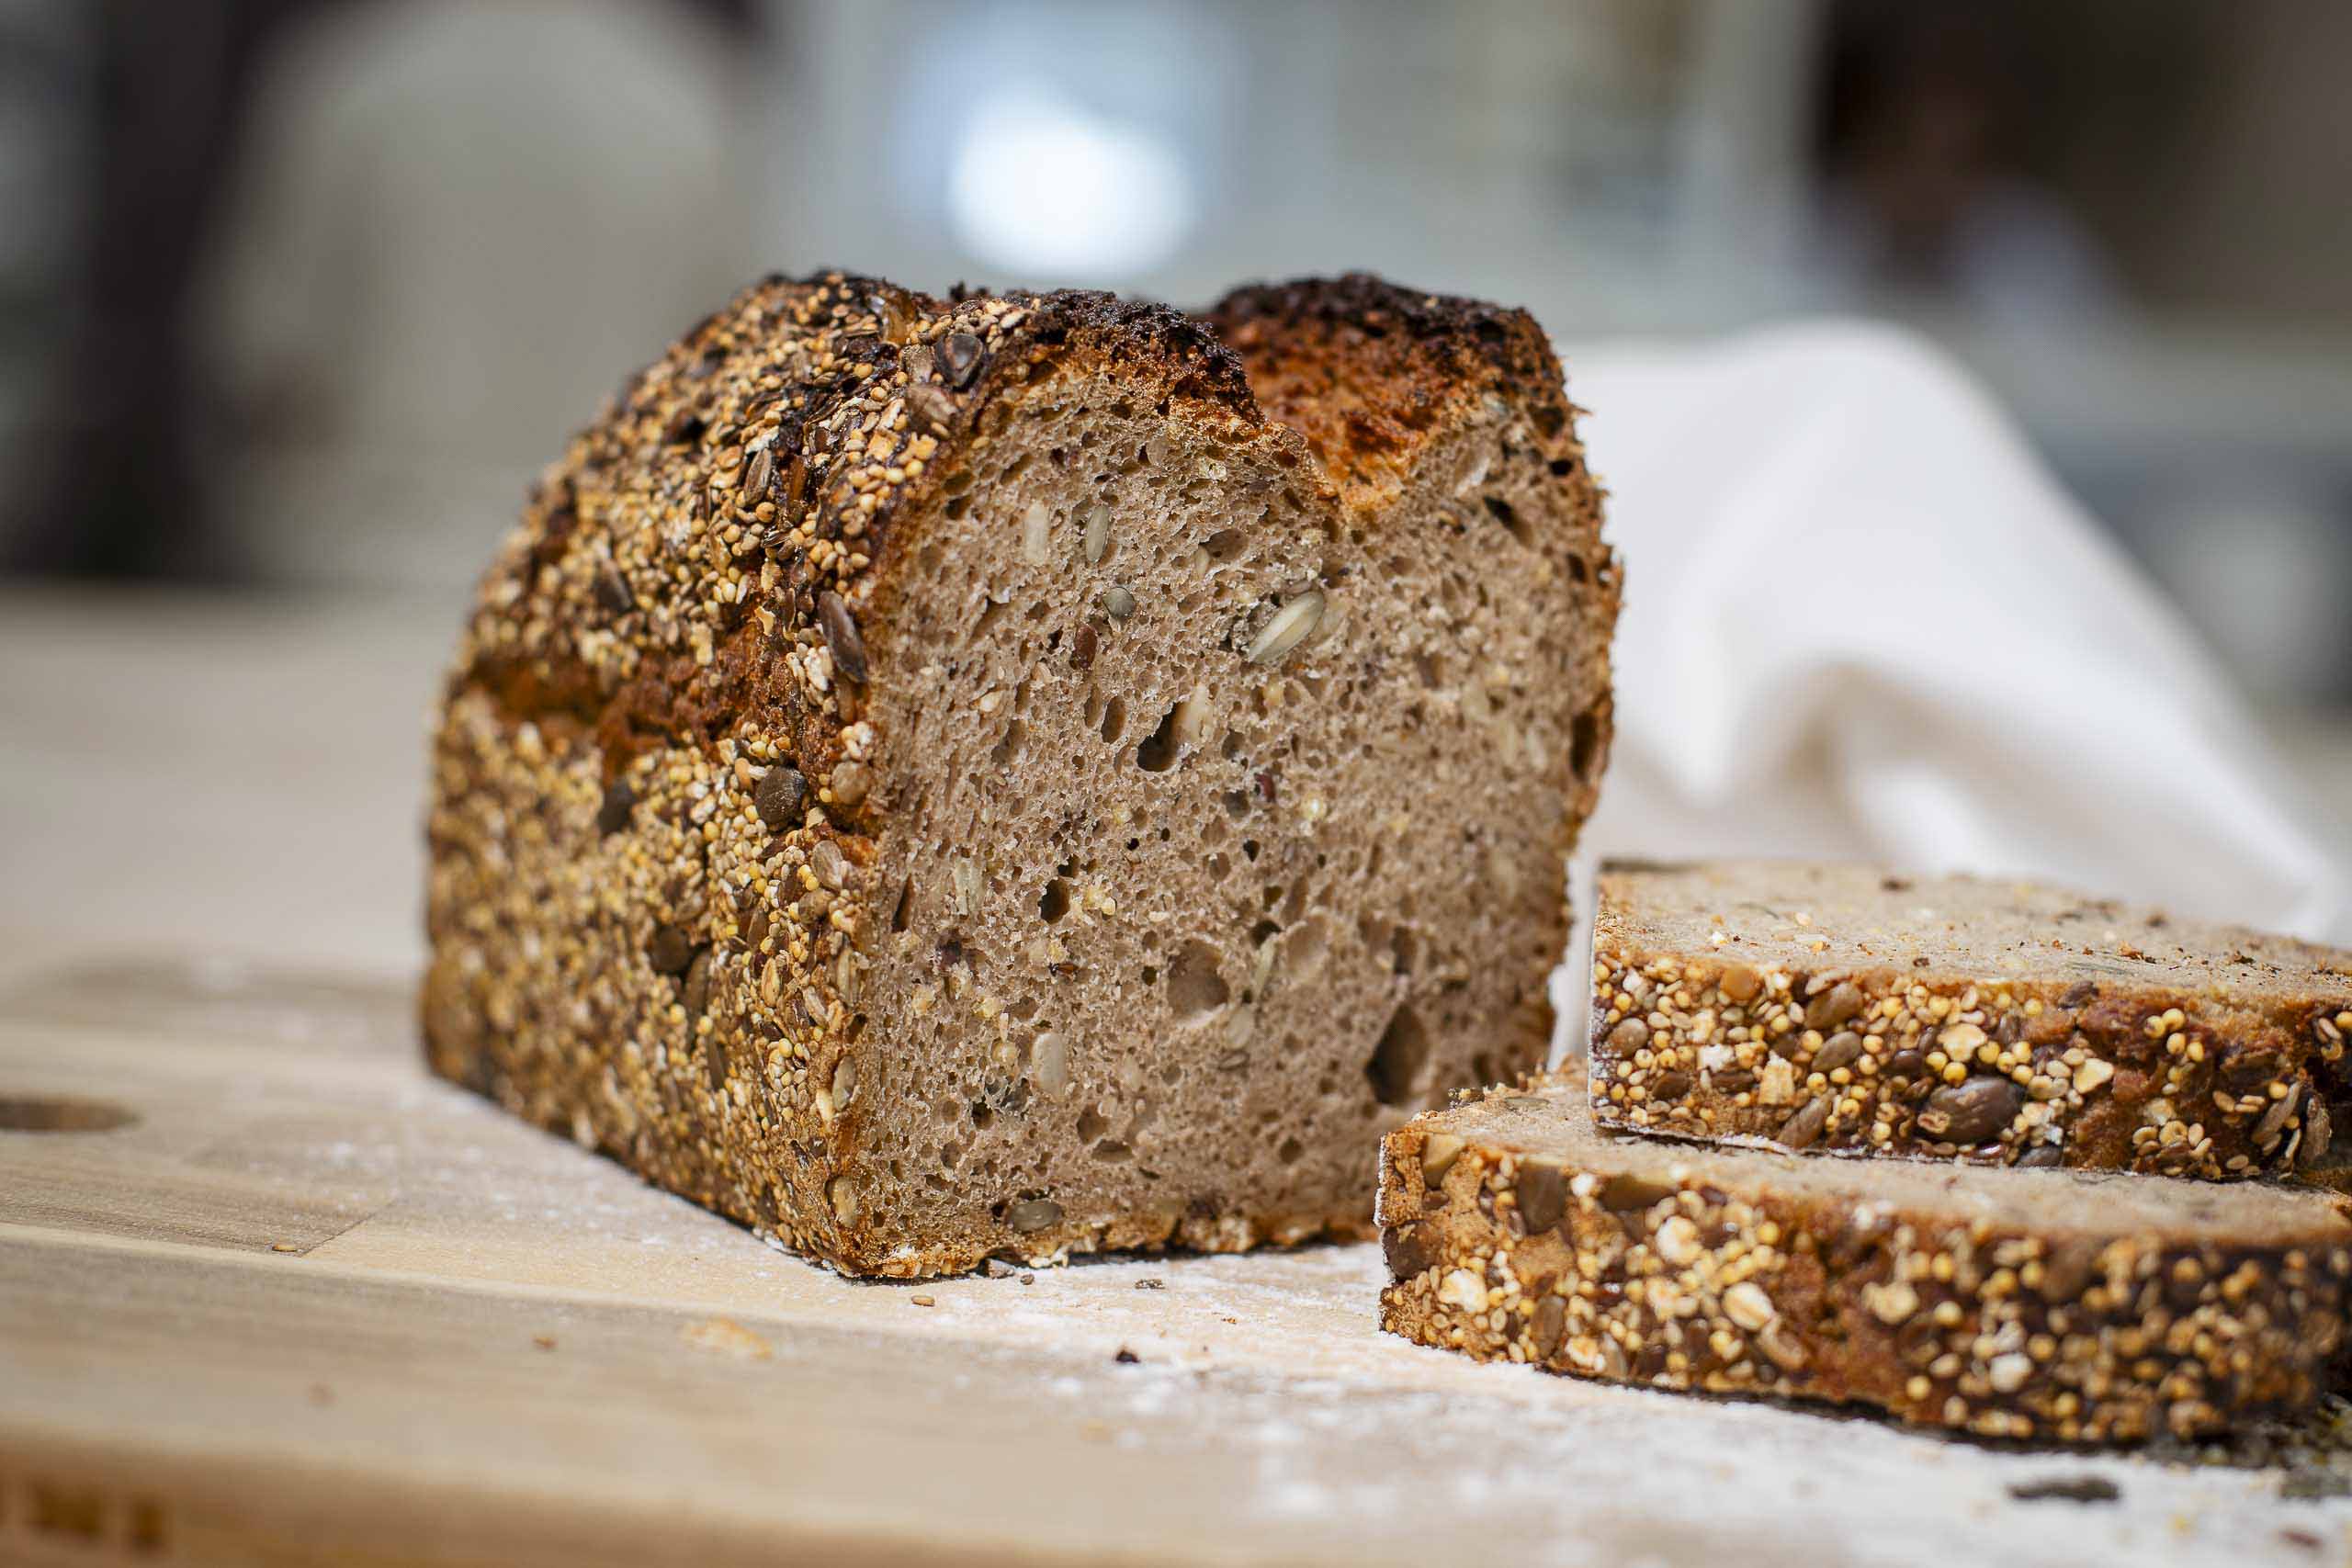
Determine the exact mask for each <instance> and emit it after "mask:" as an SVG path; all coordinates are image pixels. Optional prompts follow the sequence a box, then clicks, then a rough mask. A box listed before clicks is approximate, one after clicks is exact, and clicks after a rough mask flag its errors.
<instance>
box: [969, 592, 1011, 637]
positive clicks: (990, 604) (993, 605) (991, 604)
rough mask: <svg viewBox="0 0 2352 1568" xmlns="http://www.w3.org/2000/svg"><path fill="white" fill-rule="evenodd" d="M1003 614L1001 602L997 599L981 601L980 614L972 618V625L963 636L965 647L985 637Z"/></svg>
mask: <svg viewBox="0 0 2352 1568" xmlns="http://www.w3.org/2000/svg"><path fill="white" fill-rule="evenodd" d="M1003 614H1004V603H1003V601H1001V600H999V599H984V600H982V601H981V602H980V613H979V614H978V615H975V616H974V617H973V618H972V625H971V626H970V628H969V629H968V630H967V631H966V632H965V634H964V641H965V643H966V645H967V646H968V645H970V644H972V643H976V642H978V641H979V640H980V638H981V637H984V636H985V635H987V632H988V629H989V627H990V626H994V625H995V624H996V622H997V619H998V617H999V616H1001V615H1003Z"/></svg>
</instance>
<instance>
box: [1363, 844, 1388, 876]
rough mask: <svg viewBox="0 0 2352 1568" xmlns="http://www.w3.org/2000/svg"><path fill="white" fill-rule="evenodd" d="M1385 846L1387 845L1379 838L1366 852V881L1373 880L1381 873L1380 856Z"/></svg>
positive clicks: (1364, 860)
mask: <svg viewBox="0 0 2352 1568" xmlns="http://www.w3.org/2000/svg"><path fill="white" fill-rule="evenodd" d="M1384 849H1385V846H1384V845H1383V844H1381V843H1380V842H1379V841H1378V840H1374V843H1373V846H1372V848H1371V849H1370V850H1369V851H1367V852H1365V854H1364V857H1363V876H1364V880H1365V881H1366V882H1369V881H1371V880H1372V879H1373V878H1374V877H1375V876H1378V875H1379V874H1380V857H1381V853H1382V851H1383V850H1384Z"/></svg>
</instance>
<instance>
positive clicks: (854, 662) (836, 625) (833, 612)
mask: <svg viewBox="0 0 2352 1568" xmlns="http://www.w3.org/2000/svg"><path fill="white" fill-rule="evenodd" d="M817 622H818V626H820V628H821V629H822V630H823V632H824V634H825V646H826V648H828V649H831V652H832V655H833V668H834V670H835V671H839V672H840V673H841V674H842V676H843V677H844V678H845V679H847V680H851V681H854V682H857V683H858V684H859V685H861V686H863V685H864V684H865V672H866V671H865V637H861V636H860V635H859V634H858V630H857V621H856V619H855V618H854V616H852V615H850V613H849V604H848V602H847V601H846V600H844V599H843V598H842V596H841V595H840V594H838V593H836V592H833V591H832V590H831V589H830V588H828V589H826V590H825V591H824V592H822V593H820V594H818V595H817Z"/></svg>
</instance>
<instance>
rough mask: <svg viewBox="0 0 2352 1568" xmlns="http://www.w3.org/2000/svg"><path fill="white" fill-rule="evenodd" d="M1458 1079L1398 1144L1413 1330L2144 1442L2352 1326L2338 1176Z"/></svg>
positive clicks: (1389, 1204) (2348, 1230)
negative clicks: (1627, 1131)
mask: <svg viewBox="0 0 2352 1568" xmlns="http://www.w3.org/2000/svg"><path fill="white" fill-rule="evenodd" d="M1465 1100H1466V1103H1463V1104H1459V1105H1457V1106H1455V1107H1454V1108H1453V1109H1450V1110H1447V1111H1438V1112H1432V1113H1430V1114H1429V1115H1426V1116H1423V1117H1420V1118H1419V1119H1418V1120H1416V1121H1415V1122H1412V1123H1410V1124H1409V1125H1408V1126H1406V1127H1404V1128H1401V1129H1399V1130H1398V1131H1397V1132H1395V1133H1392V1134H1389V1135H1388V1137H1387V1138H1386V1139H1385V1141H1384V1143H1383V1145H1382V1148H1381V1163H1380V1211H1379V1212H1380V1217H1381V1224H1382V1225H1383V1233H1382V1241H1383V1245H1384V1246H1385V1248H1386V1252H1387V1257H1388V1262H1389V1267H1390V1271H1391V1273H1392V1274H1393V1275H1394V1277H1395V1283H1393V1284H1391V1285H1390V1286H1388V1287H1387V1288H1386V1289H1385V1291H1383V1292H1382V1293H1381V1324H1382V1326H1383V1327H1385V1328H1386V1329H1387V1330H1388V1331H1389V1332H1391V1333H1394V1334H1397V1335H1401V1336H1402V1337H1405V1338H1408V1339H1411V1340H1414V1341H1416V1342H1417V1343H1419V1344H1423V1345H1431V1346H1438V1347H1442V1348H1451V1349H1455V1350H1460V1351H1463V1352H1464V1353H1465V1354H1467V1355H1470V1356H1472V1357H1475V1358H1476V1359H1481V1360H1500V1359H1510V1360H1513V1361H1522V1362H1532V1363H1534V1364H1536V1365H1539V1366H1542V1367H1544V1368H1545V1369H1547V1370H1549V1371H1557V1372H1568V1373H1574V1374H1576V1375H1578V1376H1584V1377H1592V1378H1599V1379H1604V1380H1607V1381H1611V1382H1629V1383H1645V1384H1650V1385H1653V1386H1656V1387H1659V1388H1670V1389H1679V1390H1703V1391H1707V1392H1710V1393H1740V1394H1767V1395H1771V1396H1775V1397H1785V1398H1795V1399H1806V1400H1827V1401H1838V1402H1851V1403H1856V1404H1867V1405H1872V1406H1876V1407H1878V1408H1880V1409H1883V1410H1886V1411H1889V1412H1892V1413H1893V1414H1894V1415H1895V1416H1899V1417H1901V1418H1902V1419H1904V1420H1905V1421H1909V1422H1916V1423H1918V1424H1921V1425H1925V1426H1937V1427H1957V1428H1962V1429H1964V1430H1967V1431H1970V1432H1973V1433H1977V1434H1980V1435H1983V1436H1986V1437H1995V1438H2044V1439H2050V1438H2055V1439H2058V1440H2062V1441H2067V1442H2126V1441H2136V1440H2140V1439H2144V1438H2153V1437H2157V1436H2161V1435H2165V1434H2170V1435H2173V1436H2177V1437H2188V1436H2193V1435H2196V1434H2199V1433H2205V1432H2212V1431H2219V1430H2223V1429H2226V1428H2227V1427H2231V1426H2233V1425H2234V1424H2237V1423H2240V1422H2244V1421H2246V1420H2250V1419H2253V1418H2256V1417H2261V1416H2276V1415H2281V1414H2286V1413H2290V1412H2293V1411H2296V1410H2299V1409H2301V1408H2303V1407H2306V1406H2308V1405H2310V1404H2312V1403H2313V1402H2314V1401H2315V1400H2316V1398H2317V1397H2318V1395H2319V1393H2321V1392H2323V1389H2324V1380H2325V1377H2326V1373H2327V1371H2328V1363H2329V1361H2330V1359H2331V1358H2332V1357H2333V1356H2334V1355H2335V1352H2336V1350H2337V1348H2338V1347H2339V1345H2340V1343H2341V1341H2342V1337H2343V1314H2344V1312H2345V1309H2346V1292H2347V1282H2352V1222H2347V1221H2346V1218H2345V1217H2344V1215H2343V1213H2341V1212H2340V1211H2339V1209H2338V1206H2337V1202H2336V1201H2335V1200H2334V1199H2333V1198H2331V1197H2329V1196H2328V1195H2326V1194H2324V1193H2320V1192H2315V1191H2309V1190H2302V1191H2297V1190H2284V1189H2278V1188H2273V1187H2268V1186H2262V1185H2256V1184H2245V1185H2236V1186H2214V1185H2211V1184H2205V1183H2198V1182H2190V1181H2182V1180H2177V1179H2168V1178H2163V1177H2133V1176H2124V1175H2120V1174H2116V1173H2076V1172H2071V1171H2055V1170H1976V1169H1965V1170H1955V1169H1951V1168H1940V1169H1939V1168H1933V1167H1928V1166H1924V1165H1917V1164H1913V1165H1900V1164H1892V1163H1889V1164H1883V1165H1875V1166H1867V1167H1866V1166H1860V1165H1856V1164H1852V1163H1849V1162H1845V1161H1836V1160H1816V1159H1808V1158H1801V1157H1797V1156H1788V1155H1781V1154H1774V1153H1768V1152H1764V1151H1760V1150H1745V1149H1707V1150H1701V1149H1695V1148H1691V1147H1689V1146H1677V1145H1673V1144H1669V1143H1665V1142H1660V1141H1653V1140H1646V1139H1638V1138H1636V1139H1613V1138H1611V1137H1609V1136H1608V1135H1607V1134H1602V1133H1600V1132H1599V1131H1598V1130H1597V1129H1595V1128H1594V1126H1593V1124H1592V1121H1591V1117H1590V1114H1589V1100H1588V1099H1587V1095H1586V1089H1585V1085H1584V1084H1583V1082H1582V1081H1581V1080H1580V1079H1579V1078H1577V1077H1575V1076H1574V1075H1572V1074H1568V1075H1561V1076H1558V1077H1554V1078H1551V1079H1549V1080H1542V1081H1538V1082H1537V1083H1536V1084H1535V1085H1534V1086H1533V1087H1532V1089H1527V1090H1511V1089H1489V1090H1487V1091H1484V1092H1483V1094H1479V1095H1476V1096H1475V1097H1465Z"/></svg>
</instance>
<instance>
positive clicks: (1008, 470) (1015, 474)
mask: <svg viewBox="0 0 2352 1568" xmlns="http://www.w3.org/2000/svg"><path fill="white" fill-rule="evenodd" d="M1029 457H1030V455H1029V454H1028V453H1026V452H1023V454H1021V456H1020V457H1015V458H1014V459H1013V460H1012V462H1010V463H1008V464H1006V465H1005V469H1004V472H1002V473H1001V474H999V475H998V476H997V480H996V482H997V483H998V484H1000V485H1008V484H1011V483H1012V481H1013V480H1015V479H1019V478H1020V477H1021V470H1022V469H1023V468H1027V467H1028V466H1029Z"/></svg>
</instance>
